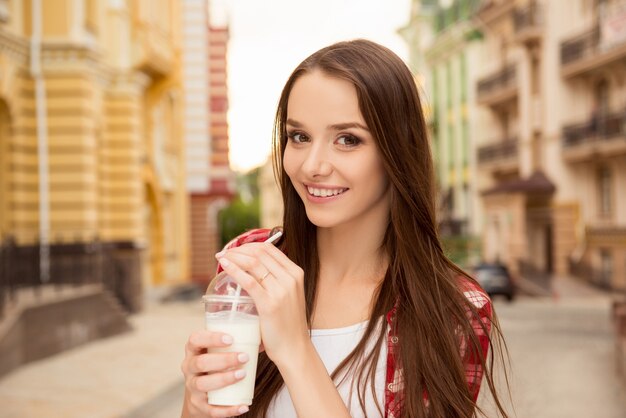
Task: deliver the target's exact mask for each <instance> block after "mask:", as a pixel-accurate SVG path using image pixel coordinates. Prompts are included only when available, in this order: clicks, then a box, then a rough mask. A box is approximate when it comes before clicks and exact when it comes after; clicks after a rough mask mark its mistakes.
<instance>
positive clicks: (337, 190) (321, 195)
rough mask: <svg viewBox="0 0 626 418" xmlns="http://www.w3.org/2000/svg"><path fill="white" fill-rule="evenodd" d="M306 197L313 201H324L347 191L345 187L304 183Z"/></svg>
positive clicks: (333, 198)
mask: <svg viewBox="0 0 626 418" xmlns="http://www.w3.org/2000/svg"><path fill="white" fill-rule="evenodd" d="M304 187H305V188H306V191H307V199H308V200H309V201H310V202H313V203H326V202H331V201H334V200H337V199H339V197H341V195H343V194H344V193H345V192H347V191H348V190H349V189H348V188H347V187H337V186H326V185H321V184H305V185H304Z"/></svg>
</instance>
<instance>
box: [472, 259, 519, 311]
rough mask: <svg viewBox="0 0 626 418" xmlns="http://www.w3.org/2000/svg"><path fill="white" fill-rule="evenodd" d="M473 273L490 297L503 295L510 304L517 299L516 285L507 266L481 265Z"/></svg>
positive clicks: (497, 264)
mask: <svg viewBox="0 0 626 418" xmlns="http://www.w3.org/2000/svg"><path fill="white" fill-rule="evenodd" d="M472 273H473V275H474V278H475V279H476V280H477V281H478V284H480V286H481V287H482V288H483V289H484V290H485V292H487V294H488V295H489V297H493V296H495V295H502V296H504V297H506V299H507V300H508V301H509V302H511V301H512V300H513V299H514V298H515V283H514V280H513V277H512V276H511V274H510V273H509V270H508V269H507V268H506V266H504V265H502V264H499V263H481V264H479V265H477V266H476V267H474V268H473V269H472Z"/></svg>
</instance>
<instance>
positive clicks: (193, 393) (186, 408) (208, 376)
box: [181, 331, 249, 418]
mask: <svg viewBox="0 0 626 418" xmlns="http://www.w3.org/2000/svg"><path fill="white" fill-rule="evenodd" d="M232 342H233V338H232V337H231V336H230V335H227V334H222V333H220V332H211V331H197V332H194V333H193V334H191V336H190V337H189V340H187V345H186V346H185V359H184V360H183V363H182V365H181V370H182V372H183V375H184V376H185V400H184V403H183V412H182V418H222V417H234V416H237V415H241V414H243V413H245V412H247V411H248V407H247V406H245V405H236V406H213V405H209V404H208V403H207V392H208V391H211V390H215V389H219V388H222V387H224V386H228V385H231V384H233V383H236V382H238V381H240V380H241V379H242V378H243V377H244V376H245V372H244V370H243V369H242V368H241V367H242V365H243V364H245V363H246V362H247V361H248V360H249V359H248V355H247V354H245V353H208V352H207V351H208V349H210V348H214V347H215V348H217V347H228V346H229V345H230V344H232Z"/></svg>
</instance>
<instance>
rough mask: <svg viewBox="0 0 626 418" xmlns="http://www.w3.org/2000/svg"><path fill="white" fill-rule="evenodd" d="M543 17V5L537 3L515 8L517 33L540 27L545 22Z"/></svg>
mask: <svg viewBox="0 0 626 418" xmlns="http://www.w3.org/2000/svg"><path fill="white" fill-rule="evenodd" d="M542 17H543V15H542V10H541V7H540V6H539V5H538V4H537V3H532V4H531V5H530V6H526V7H524V8H519V9H515V11H514V12H513V26H514V28H515V33H516V34H519V33H522V32H524V31H527V30H534V29H539V28H540V27H541V25H542V24H543V21H542Z"/></svg>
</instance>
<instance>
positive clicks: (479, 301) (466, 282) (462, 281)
mask: <svg viewBox="0 0 626 418" xmlns="http://www.w3.org/2000/svg"><path fill="white" fill-rule="evenodd" d="M458 283H459V288H460V289H461V291H462V292H463V295H464V296H465V297H466V298H467V300H469V301H470V302H471V303H472V304H473V305H474V306H475V307H476V309H477V310H478V311H479V313H481V316H482V315H487V316H489V317H490V316H491V299H490V298H489V295H487V292H485V291H484V290H483V288H482V287H480V285H479V284H478V283H477V282H476V281H475V280H473V279H470V278H469V277H466V276H464V275H459V276H458Z"/></svg>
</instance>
